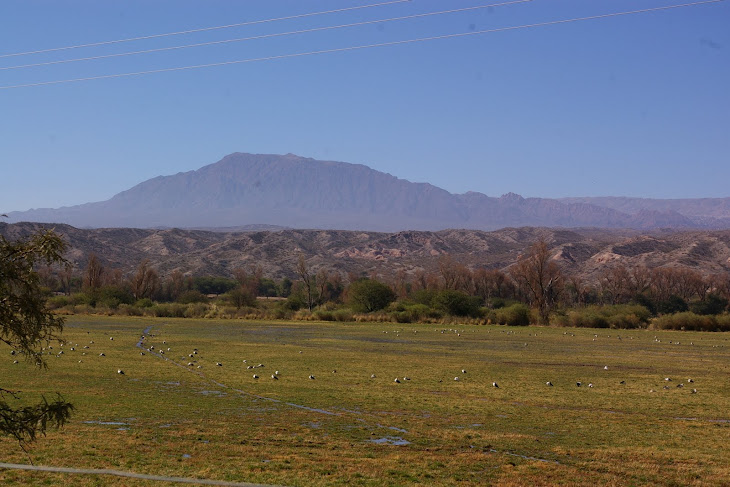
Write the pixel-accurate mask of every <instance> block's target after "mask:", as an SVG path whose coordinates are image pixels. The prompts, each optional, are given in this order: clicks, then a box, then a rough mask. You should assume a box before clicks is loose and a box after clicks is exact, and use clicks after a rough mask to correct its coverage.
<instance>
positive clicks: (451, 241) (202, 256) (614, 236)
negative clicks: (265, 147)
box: [0, 222, 730, 282]
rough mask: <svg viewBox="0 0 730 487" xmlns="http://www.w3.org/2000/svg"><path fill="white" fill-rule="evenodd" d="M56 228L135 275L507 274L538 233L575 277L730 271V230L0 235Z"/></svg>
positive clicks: (81, 253) (78, 249) (7, 229)
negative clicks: (448, 269)
mask: <svg viewBox="0 0 730 487" xmlns="http://www.w3.org/2000/svg"><path fill="white" fill-rule="evenodd" d="M41 228H53V229H54V230H55V231H56V232H57V233H59V234H60V235H62V236H63V238H64V240H65V241H66V242H67V243H68V246H69V249H68V252H67V254H66V257H67V258H68V259H69V261H70V262H71V263H72V264H73V265H74V268H75V269H77V271H78V272H80V271H81V270H82V269H84V268H85V267H86V265H87V262H88V258H89V255H90V254H91V253H94V254H96V255H97V256H99V258H100V259H101V261H102V262H103V264H104V265H105V266H108V267H111V268H114V269H119V270H120V271H121V272H122V273H123V274H124V275H130V274H132V273H133V272H134V271H135V269H136V268H137V266H138V265H139V264H140V262H142V261H144V260H146V259H147V260H149V261H150V263H151V265H152V266H153V267H154V268H155V269H157V270H158V272H159V273H160V274H161V275H163V276H168V275H170V273H172V272H173V271H176V270H177V271H180V272H182V273H188V274H191V275H195V276H204V275H216V276H232V275H233V272H234V270H235V269H251V268H253V267H254V266H260V267H261V269H262V271H263V273H264V275H265V276H268V277H274V278H281V277H290V278H296V275H297V274H296V266H297V261H298V258H299V257H300V256H303V257H304V258H305V259H306V260H307V263H308V265H309V266H310V268H311V269H313V270H314V271H315V272H316V271H317V270H319V269H326V270H328V271H334V272H338V273H339V274H340V275H343V276H345V275H348V274H350V273H353V274H355V275H368V276H369V275H373V274H374V275H378V276H381V277H384V278H386V279H393V278H395V277H396V276H397V275H398V274H399V273H405V275H406V276H408V277H409V279H410V278H412V277H413V276H414V275H415V273H417V272H418V271H420V270H425V271H429V272H438V268H439V267H438V266H439V259H441V258H442V257H443V256H444V255H449V256H450V257H451V258H453V259H454V261H456V262H459V263H461V264H464V265H466V266H468V267H470V268H473V269H476V268H480V267H486V268H489V269H502V270H506V269H507V268H508V267H509V266H511V265H512V264H514V262H515V261H516V260H517V257H518V256H519V255H520V254H522V253H523V252H525V250H526V249H527V248H528V247H529V246H530V244H532V243H533V242H535V241H537V240H538V239H544V240H545V241H547V242H548V244H549V246H550V248H551V252H552V255H553V259H554V260H555V261H556V262H558V263H559V264H560V266H561V267H563V268H564V269H565V270H566V271H569V272H570V273H571V274H574V275H577V276H580V277H581V278H583V279H585V280H586V281H587V282H595V281H596V280H597V279H598V278H599V276H600V273H601V272H602V271H603V270H605V268H606V266H607V265H609V266H610V265H617V264H623V265H625V266H627V267H636V266H646V267H650V268H656V267H685V268H691V269H694V270H696V271H698V272H701V273H702V274H705V275H712V274H722V273H726V272H728V271H730V230H722V231H707V230H692V231H653V232H640V231H632V230H615V229H578V230H569V229H555V228H553V229H550V228H532V227H523V228H504V229H501V230H497V231H493V232H484V231H481V230H442V231H439V232H430V231H411V230H409V231H402V232H396V233H381V232H366V231H346V230H293V229H290V230H278V231H257V232H221V231H217V232H212V231H201V230H181V229H165V230H155V229H138V228H137V229H135V228H103V229H79V228H74V227H71V226H68V225H63V224H56V225H44V224H40V223H16V224H7V223H2V222H0V235H2V236H4V237H5V238H7V239H9V240H15V239H18V238H25V237H28V236H29V235H32V234H33V233H35V232H37V231H38V230H39V229H41Z"/></svg>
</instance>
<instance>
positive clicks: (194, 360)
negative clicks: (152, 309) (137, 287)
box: [10, 328, 697, 394]
mask: <svg viewBox="0 0 730 487" xmlns="http://www.w3.org/2000/svg"><path fill="white" fill-rule="evenodd" d="M434 331H436V332H440V333H441V334H445V333H453V334H455V335H457V336H461V334H462V333H464V330H457V329H453V328H449V329H440V330H439V329H436V330H434ZM87 333H88V332H87ZM383 333H384V334H387V333H388V331H385V330H384V331H383ZM393 333H395V335H396V337H399V336H400V334H401V333H403V331H401V330H394V331H393ZM413 333H414V334H417V333H418V331H417V330H413ZM502 333H506V334H508V335H512V334H515V332H514V331H513V330H507V331H504V330H502ZM530 335H531V334H530ZM564 335H570V336H575V334H574V333H569V332H565V333H564ZM154 336H155V335H154V334H151V333H147V334H142V336H141V337H140V340H139V342H138V343H137V346H138V347H139V348H141V349H143V350H142V351H140V355H143V356H144V355H145V351H146V352H147V353H153V354H158V355H160V356H164V355H165V353H166V352H171V351H172V349H171V347H165V346H164V345H166V344H167V342H166V341H165V340H163V341H162V345H163V347H157V348H156V347H155V346H154V345H152V344H150V345H149V346H145V343H146V342H147V340H148V338H153V337H154ZM535 336H537V333H536V334H535ZM608 337H609V338H610V335H609V336H608ZM596 338H598V334H595V335H594V337H593V340H594V341H595V340H596ZM617 338H618V339H619V340H621V339H622V338H621V336H617ZM627 338H629V339H633V337H627ZM109 340H110V341H114V337H113V336H110V337H109ZM654 341H655V342H657V343H661V340H659V338H658V337H656V336H655V337H654ZM669 343H670V344H679V342H674V343H672V342H671V341H670V342H669ZM690 344H691V345H694V343H690ZM91 345H94V340H90V341H89V344H88V345H84V346H83V347H82V348H81V356H85V355H87V353H88V352H89V351H90V350H91ZM525 346H527V343H525ZM63 347H64V344H61V345H60V347H59V350H58V351H55V350H54V348H53V346H52V345H49V346H47V347H44V348H43V351H42V353H46V354H49V355H51V354H53V355H56V356H57V357H60V356H61V355H63V354H64V350H63ZM78 348H79V344H78V343H75V344H74V345H72V346H71V347H69V348H68V349H67V350H70V351H71V352H75V351H77V349H78ZM198 352H199V351H198V349H197V348H193V349H192V350H191V351H190V353H188V354H187V357H188V358H189V359H190V360H189V361H188V362H187V366H188V367H191V368H192V367H196V368H198V369H202V368H203V365H202V364H200V363H199V358H200V357H199V354H198ZM17 353H18V352H16V350H12V351H11V352H10V354H11V356H13V357H15V356H16V355H17ZM299 353H300V354H301V353H302V351H299ZM98 356H99V357H105V356H106V354H105V353H104V352H100V353H99V354H98ZM78 362H79V363H82V362H83V359H79V361H78ZM13 363H15V364H17V363H18V360H13ZM243 364H244V365H245V367H246V369H247V370H256V369H260V368H264V364H262V363H259V364H257V365H251V364H248V361H247V360H243ZM215 365H216V366H217V367H222V366H223V364H222V363H221V362H215ZM608 369H609V367H608V365H606V366H604V367H603V370H606V371H607V370H608ZM332 373H333V374H334V373H337V370H333V371H332ZM466 373H467V371H466V369H461V376H460V375H456V376H455V377H454V381H456V382H458V381H461V380H462V379H463V377H464V376H465V375H466ZM117 374H119V375H125V372H124V370H123V369H121V368H118V369H117ZM280 375H281V373H280V372H279V370H276V371H275V372H274V373H272V374H271V380H274V381H276V380H279V378H280ZM252 378H253V379H254V380H258V379H260V376H259V374H258V373H255V372H254V373H253V375H252ZM370 378H371V379H376V378H377V376H376V375H375V374H371V375H370ZM308 379H309V380H315V376H314V374H309V375H308ZM410 380H411V378H410V377H407V376H404V377H396V378H395V379H394V380H393V382H394V383H395V384H402V383H405V382H408V381H410ZM442 381H443V380H439V382H442ZM664 381H665V382H671V381H672V378H670V377H665V378H664ZM686 382H687V383H689V384H692V383H694V380H693V379H691V378H688V379H687V381H686ZM619 384H620V385H625V384H626V381H625V380H621V381H620V382H619ZM545 385H546V386H547V387H554V384H553V382H552V381H547V382H546V383H545ZM575 386H576V387H582V386H583V382H582V381H577V382H576V383H575ZM492 387H494V388H499V387H500V386H499V384H498V383H497V382H496V381H493V382H492ZM587 387H588V388H593V387H595V386H594V384H593V383H592V382H590V383H588V384H587ZM684 387H685V384H684V383H683V382H682V383H679V384H677V385H676V386H675V388H677V389H682V388H684ZM663 389H664V390H669V389H670V387H669V385H665V386H664V387H663ZM649 392H652V393H653V392H656V391H655V390H654V389H650V390H649ZM690 392H691V393H693V394H696V393H697V389H696V388H692V389H691V390H690Z"/></svg>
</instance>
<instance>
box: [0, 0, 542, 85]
mask: <svg viewBox="0 0 730 487" xmlns="http://www.w3.org/2000/svg"><path fill="white" fill-rule="evenodd" d="M531 1H532V0H513V1H510V2H502V3H492V4H489V5H477V6H474V7H464V8H457V9H452V10H441V11H439V12H426V13H420V14H413V15H405V16H403V17H391V18H388V19H380V20H367V21H363V22H354V23H350V24H340V25H329V26H325V27H313V28H311V29H302V30H293V31H289V32H278V33H274V34H262V35H257V36H251V37H240V38H237V39H224V40H220V41H210V42H201V43H197V44H186V45H182V46H170V47H160V48H155V49H144V50H141V51H132V52H120V53H116V54H102V55H99V56H89V57H83V58H75V59H60V60H58V61H48V62H44V63H34V64H22V65H17V66H3V67H0V71H3V70H8V69H22V68H36V67H39V66H50V65H53V64H67V63H75V62H79V61H97V60H99V59H108V58H114V57H121V56H133V55H136V54H149V53H153V52H163V51H173V50H179V49H189V48H191V47H204V46H213V45H218V44H228V43H232V42H244V41H253V40H260V39H267V38H271V37H283V36H289V35H294V34H309V33H312V32H321V31H327V30H335V29H344V28H349V27H359V26H363V25H369V24H383V23H385V22H395V21H401V20H410V19H416V18H421V17H430V16H434V15H445V14H452V13H459V12H466V11H470V10H478V9H485V8H493V7H503V6H506V5H514V4H517V3H528V2H531Z"/></svg>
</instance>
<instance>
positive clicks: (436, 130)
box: [0, 0, 730, 212]
mask: <svg viewBox="0 0 730 487" xmlns="http://www.w3.org/2000/svg"><path fill="white" fill-rule="evenodd" d="M380 1H385V0H309V1H304V0H297V1H294V0H288V1H287V0H245V1H244V0H239V1H234V0H225V1H223V0H195V1H194V0H155V1H150V0H125V1H123V2H116V1H111V0H84V1H81V0H65V1H63V2H59V1H57V0H44V1H41V0H3V2H0V56H3V55H7V54H13V53H19V52H27V51H33V50H42V49H49V48H56V47H63V46H69V45H78V44H86V43H93V42H99V41H108V40H117V39H125V38H130V37H137V36H146V35H152V34H161V33H168V32H175V31H181V30H188V29H197V28H204V27H211V26H218V25H227V24H232V23H239V22H246V21H252V20H259V19H271V18H278V17H282V16H290V15H297V14H303V13H309V12H318V11H324V10H330V9H338V8H346V7H351V6H357V5H366V4H373V3H379V2H380ZM490 3H496V2H489V1H484V2H479V1H474V0H449V1H445V0H442V1H436V0H411V1H410V2H400V3H396V4H391V5H384V6H379V7H374V8H368V9H360V10H353V11H347V12H341V13H337V14H329V15H320V16H312V17H306V18H298V19H291V20H287V21H277V22H269V23H265V24H257V25H250V26H245V27H237V28H230V29H219V30H215V31H206V32H199V33H196V34H189V35H180V36H168V37H160V38H155V39H149V40H146V41H135V42H128V43H119V44H113V45H105V46H97V47H89V48H83V49H74V50H65V51H56V52H48V53H40V54H35V55H24V56H5V57H0V68H2V67H11V66H17V65H21V64H31V63H44V62H50V61H56V60H63V59H72V58H78V57H88V56H99V55H107V54H112V53H122V52H128V51H137V50H143V49H155V48H161V47H169V46H176V45H182V44H191V43H200V42H208V41H215V40H223V39H232V38H241V37H249V36H255V35H265V34H271V33H279V32H286V31H292V30H299V29H310V28H315V27H323V26H332V25H338V24H346V23H353V22H363V21H368V20H378V19H388V18H392V17H398V16H407V15H414V14H417V13H422V12H435V11H440V10H446V9H455V8H463V7H470V6H477V5H488V4H490ZM677 3H682V2H681V1H674V2H672V1H669V0H631V1H629V0H533V1H531V2H525V3H521V4H515V5H510V6H501V7H494V8H490V9H481V10H474V11H470V12H464V13H456V14H449V15H438V16H432V17H428V18H421V19H411V20H406V21H399V22H380V23H376V24H370V25H365V26H360V27H353V28H348V29H338V30H332V31H326V32H317V33H309V34H298V35H291V36H282V37H276V38H268V39H259V40H255V41H248V42H237V43H228V44H222V45H217V46H209V47H198V48H189V49H181V50H176V51H167V52H158V53H150V54H145V55H135V56H124V57H115V58H109V59H103V60H95V61H84V62H74V63H64V64H55V65H47V66H39V67H31V68H23V69H4V70H2V69H0V87H5V86H13V85H19V84H28V83H38V82H44V81H54V80H63V79H73V78H83V77H92V76H102V75H108V74H119V73H128V72H138V71H146V70H154V69H164V68H172V67H178V66H190V65H197V64H207V63H218V62H228V61H235V60H243V59H251V58H259V57H266V56H278V55H283V54H292V53H298V52H309V51H316V50H321V49H337V48H345V47H349V46H358V45H369V44H376V43H383V42H391V41H397V40H405V39H414V38H422V37H431V36H437V35H445V34H456V33H461V32H470V31H479V30H487V29H495V28H500V27H508V26H518V25H524V24H532V23H540V22H549V21H554V20H560V19H569V18H576V17H582V16H590V15H600V14H605V13H611V12H619V11H625V10H634V9H644V8H653V7H658V6H663V5H672V4H677ZM729 25H730V1H724V2H719V3H714V4H709V5H700V6H695V7H688V8H682V9H675V10H668V11H659V12H651V13H644V14H638V15H630V16H623V17H612V18H605V19H600V20H591V21H583V22H573V23H565V24H560V25H550V26H544V27H536V28H529V29H520V30H512V31H506V32H496V33H491V34H480V35H471V36H464V37H459V38H451V39H443V40H435V41H429V42H421V43H413V44H403V45H396V46H390V47H378V48H371V49H362V50H356V51H346V52H336V53H330V54H318V55H311V56H302V57H296V58H286V59H279V60H272V61H263V62H253V63H241V64H232V65H227V66H220V67H211V68H205V69H195V70H187V71H176V72H166V73H157V74H148V75H141V76H134V77H121V78H113V79H101V80H94V81H83V82H74V83H63V84H54V85H44V86H35V87H26V88H12V89H0V174H2V176H1V177H0V212H2V211H13V210H26V209H29V208H41V207H60V206H68V205H74V204H80V203H85V202H91V201H100V200H105V199H108V198H110V197H111V196H113V195H114V194H116V193H118V192H119V191H123V190H125V189H127V188H129V187H131V186H133V185H135V184H137V183H139V182H141V181H144V180H146V179H149V178H151V177H155V176H158V175H168V174H175V173H177V172H182V171H189V170H193V169H197V168H199V167H202V166H204V165H207V164H210V163H213V162H216V161H218V160H219V159H220V158H222V157H223V156H225V155H226V154H229V153H231V152H252V153H278V154H285V153H290V152H291V153H295V154H298V155H302V156H307V157H313V158H317V159H325V160H338V161H345V162H352V163H360V164H365V165H368V166H370V167H372V168H374V169H377V170H380V171H384V172H388V173H390V174H393V175H395V176H398V177H400V178H404V179H408V180H411V181H418V182H430V183H432V184H435V185H437V186H440V187H442V188H445V189H447V190H449V191H452V192H458V193H461V192H466V191H470V190H471V191H479V192H482V193H485V194H488V195H490V196H499V195H501V194H503V193H507V192H510V191H512V192H516V193H519V194H522V195H523V196H541V197H561V196H605V195H614V196H641V197H654V198H687V197H727V196H730V185H728V181H730V94H729V93H730V92H729V91H728V86H730V29H729V28H728V26H729Z"/></svg>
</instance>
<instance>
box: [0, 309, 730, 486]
mask: <svg viewBox="0 0 730 487" xmlns="http://www.w3.org/2000/svg"><path fill="white" fill-rule="evenodd" d="M148 327H151V329H150V330H151V333H152V334H153V335H154V336H152V337H148V338H146V339H145V347H149V346H150V345H154V346H155V348H156V349H160V348H162V349H164V350H165V357H166V358H167V359H168V360H163V359H161V358H159V357H157V356H154V355H153V354H150V353H148V352H145V355H144V356H143V355H140V349H139V348H137V347H136V346H135V344H136V343H137V342H138V340H139V338H140V335H141V334H142V331H143V330H145V329H147V328H148ZM452 328H454V326H452ZM386 332H387V333H386ZM596 335H597V336H596ZM110 336H113V337H114V340H113V341H112V340H110V339H109V337H110ZM619 337H620V338H619ZM655 337H656V338H655ZM64 338H65V339H66V341H67V344H66V345H65V346H64V347H63V350H64V354H63V355H61V356H56V355H55V353H56V352H58V351H59V350H60V348H59V347H58V345H54V348H53V350H51V351H50V352H52V354H51V355H49V356H48V363H49V369H48V370H46V371H39V370H38V369H36V368H34V367H33V366H32V365H30V364H26V363H22V362H21V363H20V364H13V363H12V362H13V359H14V357H11V356H10V353H9V350H5V351H4V352H2V355H0V357H2V359H1V360H0V377H2V383H1V384H0V386H2V387H5V388H8V389H19V390H22V391H23V399H24V401H27V402H31V401H33V400H34V399H35V398H37V396H38V394H40V393H43V392H54V391H60V392H62V393H63V395H64V397H65V398H66V399H67V400H70V401H71V402H73V403H74V404H75V405H76V412H75V414H74V416H73V418H72V421H71V422H70V423H69V424H68V425H67V426H66V427H65V428H64V429H62V430H60V431H58V432H55V431H54V432H51V433H49V434H48V437H46V438H41V439H40V440H39V441H38V442H37V443H35V444H34V445H33V446H32V448H31V452H30V456H31V458H32V460H33V462H34V463H36V464H39V465H58V466H67V467H86V468H114V469H121V470H130V471H135V472H140V473H149V474H156V475H172V476H183V477H199V478H210V479H220V480H233V481H248V482H261V483H272V484H281V485H302V486H304V485H307V486H309V485H409V484H413V485H415V484H423V485H457V484H458V485H490V484H491V485H556V484H562V485H588V484H598V485H648V484H651V485H728V484H729V483H730V462H728V461H727V458H728V456H729V455H730V451H728V446H727V445H730V422H728V419H729V418H730V381H728V380H727V377H728V364H729V363H730V348H729V345H730V342H729V341H728V338H730V334H727V333H724V334H720V333H698V332H674V331H659V332H657V331H645V330H631V331H616V330H592V329H573V328H544V327H524V328H522V327H521V328H519V329H514V328H506V327H499V326H468V325H463V326H458V327H456V328H455V329H454V330H449V328H448V327H447V328H443V327H441V326H436V325H415V324H413V325H411V324H409V325H404V324H401V325H395V324H372V323H337V322H328V323H312V322H298V323H288V322H242V321H236V320H220V321H219V320H189V319H185V320H175V319H162V318H155V319H150V318H121V317H82V316H75V317H71V318H69V320H68V322H67V326H66V329H65V332H64ZM657 340H658V341H657ZM91 341H93V342H94V343H93V344H92V343H90V342H91ZM163 341H165V342H166V343H164V344H163ZM678 342H679V343H678ZM76 344H78V346H75V345H76ZM85 345H86V346H89V348H88V349H83V348H82V347H83V346H85ZM72 346H75V348H76V350H75V351H71V350H70V348H71V347H72ZM168 347H169V348H170V349H171V350H170V351H167V348H168ZM194 348H197V349H198V354H197V355H196V356H195V358H194V359H191V358H190V357H188V354H190V353H192V351H193V349H194ZM84 352H85V353H86V355H83V356H82V355H81V354H82V353H84ZM101 352H103V353H104V354H105V356H104V357H101V356H99V353H101ZM79 360H81V363H79ZM192 360H195V361H196V362H195V366H194V367H188V366H187V365H186V364H187V363H188V362H190V361H192ZM244 360H246V361H247V362H246V363H244V362H243V361H244ZM216 362H220V363H222V364H223V366H222V367H218V366H216V365H215V364H216ZM176 363H178V364H181V366H178V365H176ZM259 363H262V364H264V367H263V368H256V369H253V370H247V368H246V367H247V366H248V365H257V364H259ZM197 365H201V366H202V368H200V369H198V368H197ZM604 366H608V369H607V370H604ZM119 368H121V369H123V370H124V372H125V374H124V375H120V374H117V369H119ZM462 369H465V370H466V371H467V372H466V374H463V373H462V372H461V370H462ZM275 370H279V371H280V379H279V380H276V381H275V380H272V379H271V378H270V376H271V374H272V373H273V372H274V371H275ZM334 370H336V372H333V371H334ZM254 373H256V374H258V375H259V376H260V378H259V379H258V380H255V379H253V378H252V375H253V374H254ZM310 374H312V375H314V376H315V377H316V378H315V379H314V380H310V379H308V376H309V375H310ZM371 374H375V375H376V378H371V377H370V376H371ZM457 376H458V377H459V378H460V380H459V381H454V377H457ZM396 377H398V378H400V380H401V383H400V384H396V383H395V382H394V378H396ZM404 377H409V378H410V380H403V378H404ZM665 377H670V378H672V381H670V382H667V381H664V378H665ZM690 377H691V378H693V379H694V381H695V382H694V383H692V384H690V383H688V382H687V379H688V378H690ZM495 381H496V382H497V383H498V384H499V388H494V387H493V386H492V382H495ZM547 381H551V382H552V383H553V384H554V386H553V387H548V386H546V384H545V383H546V382H547ZM577 381H581V382H582V384H583V386H582V387H576V385H575V384H576V382H577ZM621 381H625V384H620V382H621ZM588 383H592V384H593V385H594V387H593V388H589V387H587V385H588ZM680 383H684V387H683V388H677V387H676V386H677V384H680ZM665 386H668V387H669V389H664V387H665ZM692 388H696V389H697V391H698V392H697V393H696V394H692V393H691V392H690V391H691V389H692ZM651 390H653V391H655V392H650V391H651ZM287 403H290V404H287ZM297 406H304V407H297ZM318 410H321V411H318ZM328 413H329V414H328ZM109 423H124V424H109ZM374 440H377V441H374ZM401 442H408V444H404V445H398V444H393V443H401ZM0 452H2V460H3V461H6V462H16V463H27V462H28V457H27V456H26V455H25V454H24V453H23V452H22V450H20V449H19V448H18V447H17V445H16V444H15V443H13V442H12V441H10V440H9V439H7V438H3V439H0ZM59 481H66V482H67V483H70V484H71V485H110V484H114V482H118V485H152V484H148V483H145V482H143V481H132V480H130V479H120V480H118V481H116V480H115V479H114V478H112V477H106V478H100V477H93V476H92V477H74V476H63V475H59V474H41V473H29V472H11V471H0V483H2V484H3V485H6V484H7V485H27V484H33V485H46V484H47V485H53V484H55V483H57V482H59Z"/></svg>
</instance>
